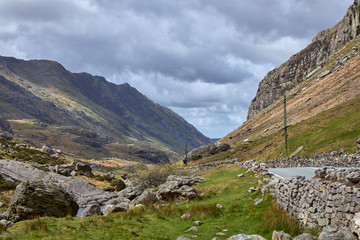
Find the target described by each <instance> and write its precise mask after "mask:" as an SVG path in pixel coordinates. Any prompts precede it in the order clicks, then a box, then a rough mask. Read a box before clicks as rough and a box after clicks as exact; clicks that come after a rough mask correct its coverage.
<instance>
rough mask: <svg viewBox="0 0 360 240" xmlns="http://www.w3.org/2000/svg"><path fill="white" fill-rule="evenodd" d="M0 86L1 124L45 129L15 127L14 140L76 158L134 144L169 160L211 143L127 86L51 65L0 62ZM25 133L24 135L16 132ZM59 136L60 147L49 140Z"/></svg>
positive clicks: (105, 153)
mask: <svg viewBox="0 0 360 240" xmlns="http://www.w3.org/2000/svg"><path fill="white" fill-rule="evenodd" d="M0 83H1V84H0V114H1V116H2V117H3V118H5V119H8V120H23V119H28V120H30V121H32V122H41V123H43V124H42V125H47V127H46V128H43V129H40V128H38V127H37V126H35V125H34V124H27V126H26V127H23V126H20V125H19V124H17V122H16V121H13V123H14V124H15V125H14V126H13V128H14V131H15V132H16V133H17V134H19V135H23V136H24V137H25V138H26V139H28V140H29V141H32V142H34V143H37V144H44V143H46V144H49V145H52V146H55V145H56V147H58V148H60V149H63V150H64V151H69V152H70V153H72V154H75V155H79V156H80V157H87V158H94V157H103V156H106V157H114V156H118V155H128V154H127V152H126V151H125V152H124V151H122V149H119V148H118V150H119V152H113V151H109V150H108V149H107V147H106V145H107V144H109V143H116V142H120V143H122V144H136V145H138V146H139V147H142V148H143V149H144V151H146V149H147V148H151V149H157V150H161V154H162V153H168V152H170V153H171V155H172V156H174V155H176V154H174V153H177V154H183V152H184V145H185V143H187V144H188V146H189V148H195V147H198V146H200V145H203V144H208V143H210V142H211V140H210V139H209V138H207V137H205V136H204V135H202V134H201V133H200V132H199V131H198V130H197V129H196V128H195V127H194V126H192V125H191V124H189V123H187V122H186V121H185V120H184V119H183V118H182V117H180V116H179V115H177V114H176V113H174V112H173V111H171V110H170V109H168V108H166V107H163V106H160V105H158V104H156V103H154V102H152V101H151V100H149V99H148V98H147V97H145V96H144V95H143V94H141V93H140V92H138V91H137V90H136V89H135V88H133V87H131V86H130V85H129V84H121V85H116V84H114V83H110V82H107V81H106V80H105V78H103V77H99V76H92V75H90V74H87V73H71V72H69V71H67V70H66V69H65V68H64V67H63V66H61V65H60V64H59V63H56V62H53V61H46V60H32V61H24V60H19V59H15V58H8V57H0ZM24 128H25V129H26V131H20V130H18V129H21V130H23V129H24ZM39 136H40V137H39ZM41 136H44V137H41ZM59 136H60V138H61V140H60V141H50V140H49V139H54V138H58V137H59ZM41 138H43V139H44V141H42V140H41ZM83 138H85V139H83ZM48 140H49V141H48ZM59 145H60V146H59ZM72 146H73V147H72ZM74 149H75V150H74ZM113 149H114V148H113ZM151 151H153V150H151ZM145 160H146V159H145ZM155 162H157V161H155ZM158 162H160V160H159V161H158Z"/></svg>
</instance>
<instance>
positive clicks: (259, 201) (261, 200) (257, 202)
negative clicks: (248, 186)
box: [254, 199, 264, 206]
mask: <svg viewBox="0 0 360 240" xmlns="http://www.w3.org/2000/svg"><path fill="white" fill-rule="evenodd" d="M263 201H264V199H260V200H257V201H256V202H255V203H254V205H255V206H257V205H259V204H260V203H262V202H263Z"/></svg>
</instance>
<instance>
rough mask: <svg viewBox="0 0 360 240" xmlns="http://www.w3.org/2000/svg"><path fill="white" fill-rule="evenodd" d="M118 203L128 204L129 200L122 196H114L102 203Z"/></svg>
mask: <svg viewBox="0 0 360 240" xmlns="http://www.w3.org/2000/svg"><path fill="white" fill-rule="evenodd" d="M120 203H125V204H130V200H129V199H127V198H124V197H116V198H112V199H110V200H109V201H107V202H106V203H105V204H104V205H105V206H106V205H117V204H120Z"/></svg>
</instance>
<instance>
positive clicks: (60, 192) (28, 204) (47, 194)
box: [6, 181, 79, 221]
mask: <svg viewBox="0 0 360 240" xmlns="http://www.w3.org/2000/svg"><path fill="white" fill-rule="evenodd" d="M78 209H79V206H78V204H77V203H76V202H75V200H74V199H73V198H72V197H71V196H70V195H69V194H68V193H67V192H66V191H65V190H64V189H62V188H60V187H59V186H57V185H55V184H53V183H44V182H43V181H26V182H23V183H21V184H19V185H18V186H17V187H16V190H15V194H14V196H13V198H12V200H11V203H10V206H9V208H8V210H7V212H6V216H7V218H8V219H9V220H12V221H20V220H26V219H33V218H34V217H45V216H49V217H65V216H67V215H71V216H76V213H77V211H78Z"/></svg>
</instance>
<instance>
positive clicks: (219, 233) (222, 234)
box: [216, 232, 226, 236]
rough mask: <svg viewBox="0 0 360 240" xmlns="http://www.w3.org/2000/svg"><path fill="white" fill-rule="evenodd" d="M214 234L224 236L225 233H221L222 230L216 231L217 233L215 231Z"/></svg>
mask: <svg viewBox="0 0 360 240" xmlns="http://www.w3.org/2000/svg"><path fill="white" fill-rule="evenodd" d="M216 235H218V236H225V235H226V234H225V233H223V232H218V233H216Z"/></svg>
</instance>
